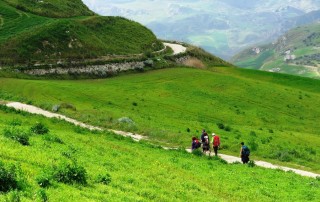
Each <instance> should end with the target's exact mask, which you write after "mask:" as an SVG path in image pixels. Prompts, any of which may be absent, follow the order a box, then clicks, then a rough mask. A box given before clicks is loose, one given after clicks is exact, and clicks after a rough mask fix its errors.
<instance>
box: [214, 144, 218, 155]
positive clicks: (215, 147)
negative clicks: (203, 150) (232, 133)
mask: <svg viewBox="0 0 320 202" xmlns="http://www.w3.org/2000/svg"><path fill="white" fill-rule="evenodd" d="M218 148H219V147H218V146H213V151H214V155H216V156H218Z"/></svg>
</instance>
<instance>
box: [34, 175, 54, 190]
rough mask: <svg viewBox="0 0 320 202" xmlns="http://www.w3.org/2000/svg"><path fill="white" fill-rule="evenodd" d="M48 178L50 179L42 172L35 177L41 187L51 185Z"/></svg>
mask: <svg viewBox="0 0 320 202" xmlns="http://www.w3.org/2000/svg"><path fill="white" fill-rule="evenodd" d="M50 180H51V177H50V176H48V175H46V174H42V175H40V176H38V177H37V178H36V181H37V183H38V185H39V186H40V187H42V188H47V187H49V186H50V185H51V182H50Z"/></svg>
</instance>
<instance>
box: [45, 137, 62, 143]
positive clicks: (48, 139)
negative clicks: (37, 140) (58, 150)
mask: <svg viewBox="0 0 320 202" xmlns="http://www.w3.org/2000/svg"><path fill="white" fill-rule="evenodd" d="M43 139H44V140H46V141H49V142H55V143H58V144H64V142H63V140H61V139H60V138H59V137H57V136H54V135H45V136H43Z"/></svg>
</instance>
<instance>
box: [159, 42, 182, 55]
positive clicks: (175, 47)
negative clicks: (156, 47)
mask: <svg viewBox="0 0 320 202" xmlns="http://www.w3.org/2000/svg"><path fill="white" fill-rule="evenodd" d="M163 44H164V45H165V46H169V47H170V48H172V50H173V55H177V54H180V53H184V52H186V50H187V48H186V47H184V46H183V45H180V44H173V43H163Z"/></svg>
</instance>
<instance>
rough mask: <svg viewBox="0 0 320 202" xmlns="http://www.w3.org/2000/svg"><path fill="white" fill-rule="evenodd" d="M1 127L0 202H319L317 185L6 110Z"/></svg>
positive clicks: (0, 112)
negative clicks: (4, 181)
mask: <svg viewBox="0 0 320 202" xmlns="http://www.w3.org/2000/svg"><path fill="white" fill-rule="evenodd" d="M39 123H40V124H39ZM0 127H1V133H0V140H1V141H0V151H1V152H0V156H1V161H0V170H1V175H0V180H4V179H6V180H7V181H6V183H5V184H1V186H0V189H1V190H0V191H1V194H0V201H27V202H28V201H61V202H67V201H197V200H199V195H201V200H208V201H212V198H213V196H214V200H215V201H237V200H246V201H275V200H279V201H317V196H318V195H319V194H320V192H319V191H320V190H319V189H318V187H319V186H320V184H319V180H316V179H311V178H305V177H301V176H298V175H295V174H294V173H290V172H283V171H279V170H269V169H262V168H259V167H247V166H243V165H241V164H232V165H227V164H225V162H224V161H222V160H220V159H215V158H207V157H199V156H197V155H191V154H188V153H186V152H185V151H182V150H178V151H166V150H163V149H159V148H158V147H155V146H152V145H150V144H147V143H137V142H134V141H132V140H130V139H128V138H123V137H119V136H115V135H113V134H110V133H106V132H96V131H93V132H90V131H88V130H84V129H81V128H79V127H75V126H73V125H70V124H68V123H66V122H64V121H60V120H57V119H46V118H44V117H41V116H34V115H30V114H27V113H23V112H19V111H14V110H11V109H8V108H5V107H2V106H1V107H0ZM30 129H32V130H30ZM36 129H41V130H36ZM31 131H33V132H31ZM39 132H41V133H44V134H41V133H39ZM23 134H24V135H25V136H24V137H28V138H25V139H23V140H24V141H21V140H22V138H20V139H18V138H17V137H21V136H19V135H23ZM19 141H20V142H23V143H28V144H26V145H22V144H20V143H19ZM7 173H9V174H8V175H6V174H7ZM239 179H241V180H239ZM1 182H2V181H1ZM244 183H245V184H246V186H245V188H244V186H243V184H244ZM8 186H11V188H9V189H7V188H8Z"/></svg>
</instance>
